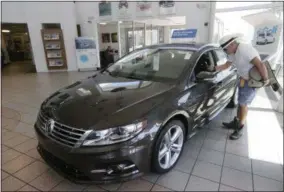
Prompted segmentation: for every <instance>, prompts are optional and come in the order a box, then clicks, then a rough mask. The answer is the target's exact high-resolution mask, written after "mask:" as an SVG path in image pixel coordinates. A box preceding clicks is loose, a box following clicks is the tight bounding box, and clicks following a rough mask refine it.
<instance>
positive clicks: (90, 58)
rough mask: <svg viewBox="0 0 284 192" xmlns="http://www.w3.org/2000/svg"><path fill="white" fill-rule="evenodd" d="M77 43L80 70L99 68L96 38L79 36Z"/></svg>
mask: <svg viewBox="0 0 284 192" xmlns="http://www.w3.org/2000/svg"><path fill="white" fill-rule="evenodd" d="M75 44H76V56H77V65H78V68H79V70H80V69H81V70H82V69H96V68H98V67H99V65H98V57H97V50H96V41H95V39H94V38H92V37H77V38H76V39H75Z"/></svg>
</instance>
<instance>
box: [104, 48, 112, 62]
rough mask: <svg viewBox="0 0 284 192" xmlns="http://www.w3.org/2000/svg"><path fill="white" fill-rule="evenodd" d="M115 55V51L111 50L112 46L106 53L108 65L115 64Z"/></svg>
mask: <svg viewBox="0 0 284 192" xmlns="http://www.w3.org/2000/svg"><path fill="white" fill-rule="evenodd" d="M113 55H114V52H113V49H112V48H111V46H108V47H107V49H106V50H105V52H104V57H105V60H106V65H109V64H110V63H113V62H114V59H113Z"/></svg>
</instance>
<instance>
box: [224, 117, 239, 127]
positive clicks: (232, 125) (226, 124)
mask: <svg viewBox="0 0 284 192" xmlns="http://www.w3.org/2000/svg"><path fill="white" fill-rule="evenodd" d="M237 121H238V119H237V117H235V118H234V120H233V121H231V122H229V123H226V122H223V127H224V128H226V129H234V128H235V125H236V123H237Z"/></svg>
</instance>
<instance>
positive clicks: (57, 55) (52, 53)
mask: <svg viewBox="0 0 284 192" xmlns="http://www.w3.org/2000/svg"><path fill="white" fill-rule="evenodd" d="M46 53H47V58H49V59H50V58H61V57H62V53H61V51H47V52H46Z"/></svg>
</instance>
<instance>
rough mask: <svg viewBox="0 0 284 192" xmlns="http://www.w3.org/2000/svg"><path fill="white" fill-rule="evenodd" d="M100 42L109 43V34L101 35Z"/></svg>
mask: <svg viewBox="0 0 284 192" xmlns="http://www.w3.org/2000/svg"><path fill="white" fill-rule="evenodd" d="M102 42H103V43H110V34H109V33H102Z"/></svg>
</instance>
